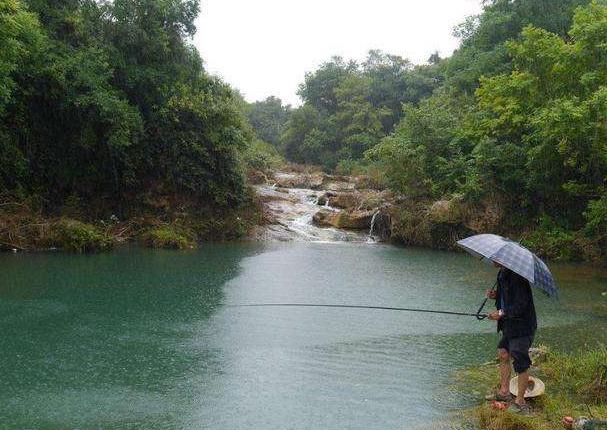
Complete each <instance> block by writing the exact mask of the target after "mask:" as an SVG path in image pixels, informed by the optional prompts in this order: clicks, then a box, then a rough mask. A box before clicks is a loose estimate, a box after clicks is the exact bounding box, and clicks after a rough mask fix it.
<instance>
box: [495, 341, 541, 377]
mask: <svg viewBox="0 0 607 430" xmlns="http://www.w3.org/2000/svg"><path fill="white" fill-rule="evenodd" d="M532 343H533V335H531V336H522V337H513V338H507V337H506V336H502V338H501V340H500V341H499V343H498V344H497V348H498V349H505V350H506V351H508V354H510V357H512V367H514V371H515V372H516V373H523V372H524V371H526V370H527V369H529V368H530V367H531V357H529V348H531V344H532Z"/></svg>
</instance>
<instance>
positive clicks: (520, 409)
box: [508, 402, 531, 415]
mask: <svg viewBox="0 0 607 430" xmlns="http://www.w3.org/2000/svg"><path fill="white" fill-rule="evenodd" d="M508 412H511V413H513V414H518V415H531V407H530V406H529V405H528V404H527V403H525V404H524V405H519V404H518V403H516V402H514V403H512V404H511V405H510V407H509V408H508Z"/></svg>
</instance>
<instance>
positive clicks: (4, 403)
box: [0, 242, 607, 429]
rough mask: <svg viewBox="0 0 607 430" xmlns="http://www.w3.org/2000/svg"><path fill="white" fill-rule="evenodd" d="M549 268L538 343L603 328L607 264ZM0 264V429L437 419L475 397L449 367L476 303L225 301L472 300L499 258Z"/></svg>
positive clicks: (478, 341)
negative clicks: (456, 388)
mask: <svg viewBox="0 0 607 430" xmlns="http://www.w3.org/2000/svg"><path fill="white" fill-rule="evenodd" d="M553 269H554V270H553V271H554V272H555V275H556V277H557V281H558V282H559V286H560V289H561V300H560V302H555V301H552V300H549V299H547V298H545V297H543V296H542V295H541V294H536V295H535V297H536V307H537V309H538V314H539V323H540V329H539V332H538V336H537V337H538V341H539V342H543V343H547V344H549V345H552V346H553V347H554V348H557V349H567V350H571V349H576V348H580V347H584V346H585V345H594V344H596V343H598V342H606V341H607V330H605V329H606V328H607V319H606V318H605V317H604V316H601V315H602V314H601V313H600V312H601V309H604V307H605V306H607V297H604V296H602V295H601V293H602V292H605V291H607V273H606V272H605V271H602V270H597V269H593V268H592V267H589V266H573V265H561V266H556V265H553ZM0 271H1V276H0V322H1V326H2V328H3V334H2V336H1V337H0V351H1V354H2V358H1V359H0V375H1V379H0V386H1V390H0V423H1V424H0V428H15V429H22V428H28V429H29V428H31V429H38V428H44V429H71V428H79V429H88V428H109V429H111V428H116V429H117V428H120V429H122V428H142V429H166V428H169V429H173V428H174V429H194V428H196V429H198V428H213V429H215V428H219V429H251V428H259V429H262V428H263V429H285V428H289V429H310V428H323V429H329V428H336V429H337V428H339V429H341V428H349V429H387V428H407V429H426V428H436V426H437V425H438V424H437V423H439V422H443V421H445V420H448V419H449V414H450V413H451V412H452V411H454V410H457V409H458V408H461V407H462V406H468V405H471V404H473V403H474V402H476V401H477V399H475V398H474V396H472V395H471V394H470V393H465V392H463V393H454V392H453V387H452V381H451V379H450V378H451V376H452V375H453V372H454V371H456V370H457V369H461V368H463V367H466V366H473V365H477V364H480V363H483V362H485V361H487V360H488V359H489V358H491V357H492V356H493V354H494V348H495V343H496V342H497V335H496V334H495V332H494V325H493V323H490V322H488V321H483V322H478V321H476V320H475V319H474V318H471V317H455V316H441V315H429V314H414V313H406V312H390V311H372V310H353V309H318V308H287V309H281V308H233V307H227V306H226V305H229V304H239V303H252V302H302V303H303V302H306V303H341V304H367V305H386V306H406V307H420V308H433V309H441V310H455V311H464V312H468V311H471V312H474V311H475V310H476V307H477V306H478V303H479V302H480V301H481V298H482V294H483V291H484V289H485V288H487V287H488V286H490V285H491V284H492V280H493V277H494V276H495V272H494V269H493V268H492V267H490V266H487V265H485V264H483V263H481V262H479V261H477V260H474V259H473V258H471V257H469V256H467V255H464V254H454V253H445V252H436V251H428V250H419V249H403V248H396V247H392V246H383V245H366V244H347V243H346V244H320V243H304V242H293V243H285V244H251V243H247V244H245V243H240V244H220V245H208V246H205V247H203V248H202V249H200V250H197V251H192V252H168V251H150V250H144V249H139V248H126V249H123V250H119V251H118V252H115V253H112V254H100V255H90V256H80V255H68V254H34V255H20V254H16V255H12V254H10V255H9V254H4V255H0ZM603 315H604V314H603ZM547 382H548V389H549V381H547Z"/></svg>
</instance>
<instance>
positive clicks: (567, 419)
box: [562, 417, 573, 429]
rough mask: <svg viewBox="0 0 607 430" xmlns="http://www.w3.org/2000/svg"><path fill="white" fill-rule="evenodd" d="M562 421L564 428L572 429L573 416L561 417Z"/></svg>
mask: <svg viewBox="0 0 607 430" xmlns="http://www.w3.org/2000/svg"><path fill="white" fill-rule="evenodd" d="M562 423H563V425H564V426H565V428H567V429H572V428H573V417H563V421H562Z"/></svg>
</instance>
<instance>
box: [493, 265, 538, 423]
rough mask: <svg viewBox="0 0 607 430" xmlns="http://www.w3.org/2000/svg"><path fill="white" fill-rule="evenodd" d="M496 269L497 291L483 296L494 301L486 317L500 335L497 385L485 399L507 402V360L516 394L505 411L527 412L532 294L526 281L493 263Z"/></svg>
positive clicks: (533, 320) (533, 319) (533, 324)
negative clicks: (526, 398) (516, 377)
mask: <svg viewBox="0 0 607 430" xmlns="http://www.w3.org/2000/svg"><path fill="white" fill-rule="evenodd" d="M494 265H495V266H496V267H498V268H499V269H500V270H499V272H498V274H497V290H488V291H487V297H488V298H490V299H493V300H495V307H496V309H497V310H495V311H493V312H491V313H490V314H489V319H491V320H494V321H497V331H498V332H501V333H502V338H501V340H500V341H499V343H498V345H497V351H498V357H499V360H500V366H499V372H500V387H499V390H497V391H496V392H495V393H494V394H492V395H490V396H487V400H499V401H510V400H511V396H510V392H509V383H510V360H511V359H512V362H513V363H512V364H513V367H514V371H515V372H516V373H517V374H518V386H517V395H516V398H515V400H514V403H512V405H511V406H510V408H509V409H508V410H510V411H511V412H516V413H522V414H528V413H529V406H528V405H527V403H526V402H525V397H524V396H525V391H526V390H527V387H528V384H529V367H531V358H530V357H529V348H530V347H531V344H532V343H533V337H534V335H535V331H536V329H537V319H536V315H535V306H534V304H533V294H532V293H531V286H530V284H529V281H528V280H527V279H525V278H523V277H522V276H521V275H519V274H517V273H515V272H513V271H512V270H510V269H508V268H506V267H504V266H502V265H500V264H498V263H494Z"/></svg>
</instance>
